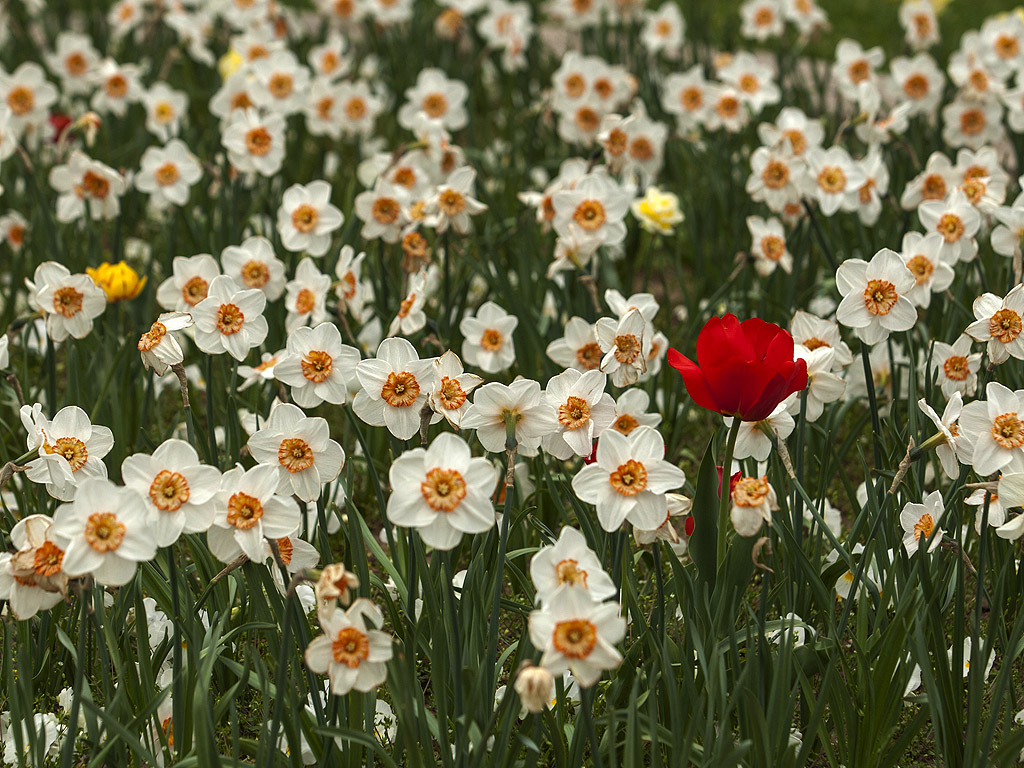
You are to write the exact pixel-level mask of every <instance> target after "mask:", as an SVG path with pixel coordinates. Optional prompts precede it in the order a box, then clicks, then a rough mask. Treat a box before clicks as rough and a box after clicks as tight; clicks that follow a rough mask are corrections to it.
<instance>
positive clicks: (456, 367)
mask: <svg viewBox="0 0 1024 768" xmlns="http://www.w3.org/2000/svg"><path fill="white" fill-rule="evenodd" d="M483 383H484V380H483V379H482V378H481V377H480V376H477V375H476V374H474V373H465V372H464V370H463V368H462V361H461V360H459V356H458V355H456V354H455V353H454V352H452V351H451V350H450V349H449V350H448V351H447V352H445V353H444V354H443V355H441V356H440V357H439V358H437V359H436V360H435V361H434V388H433V389H432V390H431V392H430V407H431V408H432V409H433V410H434V413H437V414H440V415H441V416H443V417H444V418H445V420H446V421H447V422H448V423H449V424H451V425H452V426H453V427H455V428H456V429H459V428H460V427H461V426H462V417H463V416H464V415H465V414H466V411H467V410H469V407H470V402H469V397H468V395H469V393H470V392H472V391H473V390H474V389H476V388H477V387H478V386H480V385H481V384H483Z"/></svg>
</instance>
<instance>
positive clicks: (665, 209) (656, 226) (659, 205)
mask: <svg viewBox="0 0 1024 768" xmlns="http://www.w3.org/2000/svg"><path fill="white" fill-rule="evenodd" d="M630 209H631V210H632V211H633V215H634V216H635V217H636V218H637V220H638V221H639V222H640V226H642V227H643V228H644V229H646V230H647V231H648V232H657V233H658V234H662V235H669V234H672V228H673V227H674V226H675V225H676V224H678V223H679V222H681V221H682V220H683V214H682V213H680V211H679V198H678V197H676V196H675V195H673V194H672V193H671V192H662V191H661V190H660V189H658V188H657V187H648V188H647V192H645V193H644V196H643V197H642V198H640V199H639V200H634V201H633V204H632V205H631V206H630Z"/></svg>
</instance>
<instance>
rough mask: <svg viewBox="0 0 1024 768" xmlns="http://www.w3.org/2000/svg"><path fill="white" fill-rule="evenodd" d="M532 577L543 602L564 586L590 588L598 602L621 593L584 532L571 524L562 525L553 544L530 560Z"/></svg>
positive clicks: (568, 587) (538, 598)
mask: <svg viewBox="0 0 1024 768" xmlns="http://www.w3.org/2000/svg"><path fill="white" fill-rule="evenodd" d="M530 579H531V580H532V581H533V587H534V589H536V590H537V600H538V602H540V603H541V604H542V605H543V604H544V603H546V602H548V601H549V600H550V599H551V598H552V597H553V596H554V595H555V594H556V593H558V592H560V591H561V590H564V589H574V588H579V589H584V590H587V592H589V593H590V596H591V597H592V598H593V599H594V600H596V601H598V602H600V601H602V600H607V599H608V598H611V597H615V595H616V594H618V589H617V588H616V586H615V582H613V581H612V579H611V577H610V576H609V575H608V574H607V573H605V571H604V569H603V568H602V567H601V561H600V560H598V559H597V555H596V554H594V551H593V550H592V549H590V547H588V546H587V540H586V539H585V538H584V536H583V534H582V533H580V532H579V531H577V530H576V529H575V528H570V527H569V526H565V527H563V528H562V530H561V532H560V533H559V534H558V539H557V540H556V541H555V543H554V544H548V545H547V546H544V547H541V548H540V549H539V550H537V553H536V554H535V555H534V556H533V558H532V559H531V560H530Z"/></svg>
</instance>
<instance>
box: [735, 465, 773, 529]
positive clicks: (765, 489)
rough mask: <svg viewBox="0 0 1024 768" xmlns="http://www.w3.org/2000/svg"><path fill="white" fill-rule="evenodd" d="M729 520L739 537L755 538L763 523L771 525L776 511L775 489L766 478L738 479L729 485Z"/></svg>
mask: <svg viewBox="0 0 1024 768" xmlns="http://www.w3.org/2000/svg"><path fill="white" fill-rule="evenodd" d="M731 485H732V489H731V491H730V494H729V495H730V497H731V501H732V503H731V505H730V508H729V519H730V520H731V521H732V525H733V528H735V529H736V533H738V534H739V535H740V536H747V537H750V536H756V535H757V534H758V533H759V532H760V530H761V525H762V524H763V523H768V525H771V524H772V511H773V510H776V509H778V507H779V505H778V503H777V501H776V496H775V489H774V488H772V486H771V485H770V484H769V483H768V479H767V478H766V477H740V478H739V479H738V480H737V481H736V482H734V483H731Z"/></svg>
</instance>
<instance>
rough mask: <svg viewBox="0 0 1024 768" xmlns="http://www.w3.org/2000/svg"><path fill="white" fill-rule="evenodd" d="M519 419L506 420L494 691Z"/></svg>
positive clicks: (491, 674)
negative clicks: (503, 509) (503, 506)
mask: <svg viewBox="0 0 1024 768" xmlns="http://www.w3.org/2000/svg"><path fill="white" fill-rule="evenodd" d="M516 447H517V443H516V421H515V417H513V416H508V417H506V419H505V453H506V456H507V464H506V470H505V511H504V513H503V514H502V517H501V533H500V535H499V536H498V569H497V573H496V574H495V576H494V593H493V600H492V601H491V623H490V632H489V634H488V638H487V657H486V659H485V664H486V665H487V667H486V669H487V687H486V688H485V689H484V693H485V694H486V693H487V692H488V691H493V690H494V685H495V679H496V678H497V674H498V670H497V669H496V666H497V663H498V615H499V614H500V613H501V584H502V580H503V577H504V575H505V552H506V550H507V549H508V529H509V523H510V522H511V520H512V496H513V495H514V493H515V489H514V479H515V467H516Z"/></svg>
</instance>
